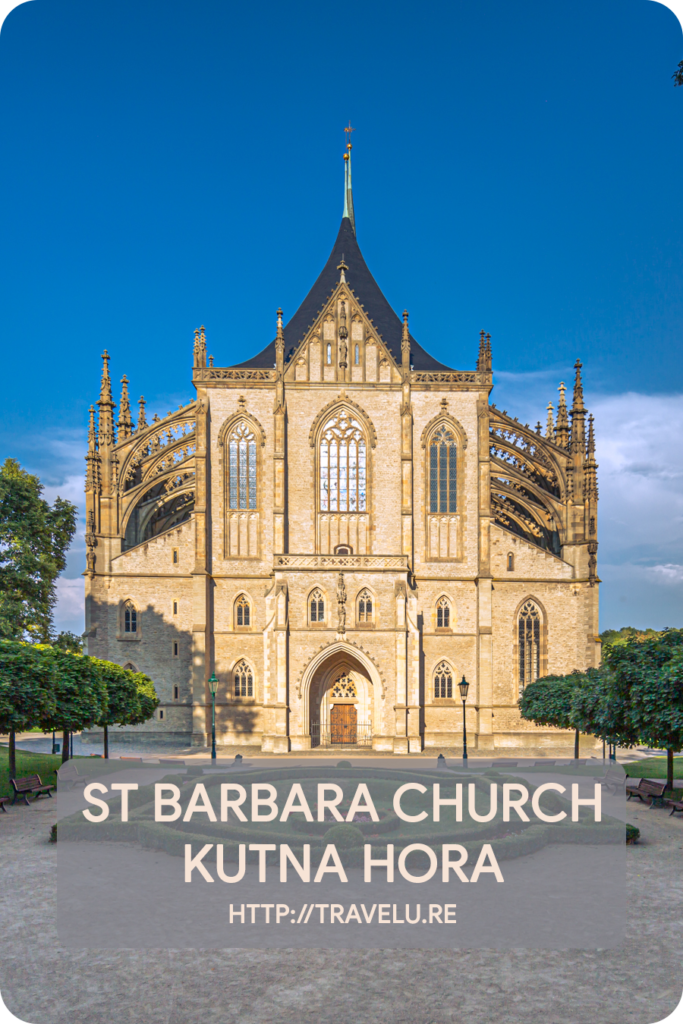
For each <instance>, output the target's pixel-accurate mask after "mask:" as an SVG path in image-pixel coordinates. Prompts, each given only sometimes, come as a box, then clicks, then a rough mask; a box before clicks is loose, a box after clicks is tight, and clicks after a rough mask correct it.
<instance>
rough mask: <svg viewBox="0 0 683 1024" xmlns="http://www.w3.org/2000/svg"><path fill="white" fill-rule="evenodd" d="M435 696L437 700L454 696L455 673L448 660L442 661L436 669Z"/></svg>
mask: <svg viewBox="0 0 683 1024" xmlns="http://www.w3.org/2000/svg"><path fill="white" fill-rule="evenodd" d="M434 696H435V698H436V699H437V700H443V699H448V698H449V697H452V696H453V673H452V671H451V666H450V665H449V664H448V662H447V661H442V662H441V663H440V664H439V665H437V667H436V669H435V671H434Z"/></svg>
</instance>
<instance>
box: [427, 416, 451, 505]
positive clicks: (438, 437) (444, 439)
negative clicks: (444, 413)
mask: <svg viewBox="0 0 683 1024" xmlns="http://www.w3.org/2000/svg"><path fill="white" fill-rule="evenodd" d="M457 456H458V449H457V446H456V443H455V437H454V436H453V433H452V432H451V431H450V430H448V428H447V427H446V426H441V427H439V429H438V430H437V431H436V433H435V434H434V435H433V437H432V439H431V441H430V442H429V511H430V512H455V511H457V475H458V474H457Z"/></svg>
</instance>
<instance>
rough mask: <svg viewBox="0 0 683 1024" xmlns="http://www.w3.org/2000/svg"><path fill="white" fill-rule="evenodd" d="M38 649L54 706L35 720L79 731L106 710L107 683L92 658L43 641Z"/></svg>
mask: <svg viewBox="0 0 683 1024" xmlns="http://www.w3.org/2000/svg"><path fill="white" fill-rule="evenodd" d="M37 649H38V650H40V651H41V654H42V657H43V658H44V659H45V662H46V663H47V664H48V665H49V668H50V671H51V673H52V685H53V687H54V695H55V708H54V711H52V713H50V714H48V715H45V716H41V718H40V720H39V721H38V722H37V723H36V724H38V725H41V726H42V727H43V729H47V730H51V729H59V730H62V731H64V732H78V731H79V730H81V729H87V728H89V727H90V726H91V725H94V724H95V723H96V722H97V721H99V719H101V718H103V717H104V716H105V715H106V713H107V687H106V685H105V683H104V680H103V679H102V677H101V675H100V673H99V672H98V670H97V666H96V664H95V659H94V658H88V657H87V656H86V655H83V654H72V653H71V652H70V651H61V650H59V648H57V647H51V646H48V645H43V644H41V645H38V647H37Z"/></svg>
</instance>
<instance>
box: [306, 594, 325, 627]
mask: <svg viewBox="0 0 683 1024" xmlns="http://www.w3.org/2000/svg"><path fill="white" fill-rule="evenodd" d="M308 607H309V612H310V619H311V622H324V621H325V598H324V597H323V593H322V590H318V588H317V587H316V589H315V590H314V591H313V593H312V594H311V596H310V598H309V599H308Z"/></svg>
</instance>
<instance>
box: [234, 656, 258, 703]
mask: <svg viewBox="0 0 683 1024" xmlns="http://www.w3.org/2000/svg"><path fill="white" fill-rule="evenodd" d="M233 676H234V679H235V696H236V697H253V696H254V676H253V675H252V671H251V669H250V668H249V666H248V665H247V663H246V661H240V662H239V663H238V664H237V665H236V666H235V671H234V672H233Z"/></svg>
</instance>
